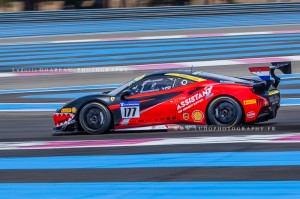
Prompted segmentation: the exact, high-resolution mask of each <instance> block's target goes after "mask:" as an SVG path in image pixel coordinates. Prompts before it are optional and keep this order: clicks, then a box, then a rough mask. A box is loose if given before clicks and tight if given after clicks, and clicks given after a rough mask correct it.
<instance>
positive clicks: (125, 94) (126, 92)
mask: <svg viewBox="0 0 300 199" xmlns="http://www.w3.org/2000/svg"><path fill="white" fill-rule="evenodd" d="M130 95H131V92H130V91H129V90H125V91H123V92H122V93H121V96H120V98H121V100H127V97H129V96H130Z"/></svg>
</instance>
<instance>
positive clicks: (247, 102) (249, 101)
mask: <svg viewBox="0 0 300 199" xmlns="http://www.w3.org/2000/svg"><path fill="white" fill-rule="evenodd" d="M250 104H256V99H251V100H244V105H250Z"/></svg>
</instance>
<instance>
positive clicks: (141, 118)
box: [119, 76, 181, 127]
mask: <svg viewBox="0 0 300 199" xmlns="http://www.w3.org/2000/svg"><path fill="white" fill-rule="evenodd" d="M177 79H178V78H177V77H169V76H153V77H149V78H145V79H143V80H140V81H139V82H137V83H135V84H133V85H132V86H130V87H129V89H128V90H129V91H130V92H131V95H130V97H128V99H127V100H122V101H121V102H120V111H121V116H122V119H121V122H120V124H119V125H120V126H126V127H137V126H150V125H159V124H166V123H174V122H176V121H177V120H178V119H179V117H178V114H176V113H177V100H176V96H178V95H180V94H181V91H178V90H174V88H175V86H176V80H177Z"/></svg>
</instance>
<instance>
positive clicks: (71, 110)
mask: <svg viewBox="0 0 300 199" xmlns="http://www.w3.org/2000/svg"><path fill="white" fill-rule="evenodd" d="M76 111H77V110H76V108H75V107H73V108H63V109H61V111H60V112H61V113H76Z"/></svg>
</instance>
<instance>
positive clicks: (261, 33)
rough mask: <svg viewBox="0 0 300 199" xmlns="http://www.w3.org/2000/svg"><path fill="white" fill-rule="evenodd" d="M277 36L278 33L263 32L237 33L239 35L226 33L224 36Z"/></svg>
mask: <svg viewBox="0 0 300 199" xmlns="http://www.w3.org/2000/svg"><path fill="white" fill-rule="evenodd" d="M266 34H276V31H273V32H272V31H263V32H237V33H225V34H224V36H243V35H266Z"/></svg>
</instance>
